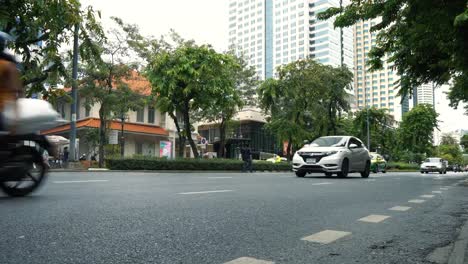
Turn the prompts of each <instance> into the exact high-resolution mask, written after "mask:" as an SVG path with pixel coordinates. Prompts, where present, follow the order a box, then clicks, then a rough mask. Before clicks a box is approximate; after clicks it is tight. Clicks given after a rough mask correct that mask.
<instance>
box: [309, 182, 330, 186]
mask: <svg viewBox="0 0 468 264" xmlns="http://www.w3.org/2000/svg"><path fill="white" fill-rule="evenodd" d="M328 184H333V183H331V182H319V183H314V184H311V185H328Z"/></svg>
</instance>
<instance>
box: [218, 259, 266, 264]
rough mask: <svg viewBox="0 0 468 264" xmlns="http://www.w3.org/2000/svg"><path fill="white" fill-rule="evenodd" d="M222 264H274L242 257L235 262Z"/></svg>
mask: <svg viewBox="0 0 468 264" xmlns="http://www.w3.org/2000/svg"><path fill="white" fill-rule="evenodd" d="M224 264H274V262H272V261H267V260H261V259H255V258H249V257H242V258H238V259H235V260H231V261H229V262H226V263H224Z"/></svg>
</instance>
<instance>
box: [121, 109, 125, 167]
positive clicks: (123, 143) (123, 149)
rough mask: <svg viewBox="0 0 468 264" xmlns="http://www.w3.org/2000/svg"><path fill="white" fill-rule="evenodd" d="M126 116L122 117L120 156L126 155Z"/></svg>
mask: <svg viewBox="0 0 468 264" xmlns="http://www.w3.org/2000/svg"><path fill="white" fill-rule="evenodd" d="M124 125H125V116H124V115H122V116H121V118H120V157H121V158H123V157H124V156H125V135H124Z"/></svg>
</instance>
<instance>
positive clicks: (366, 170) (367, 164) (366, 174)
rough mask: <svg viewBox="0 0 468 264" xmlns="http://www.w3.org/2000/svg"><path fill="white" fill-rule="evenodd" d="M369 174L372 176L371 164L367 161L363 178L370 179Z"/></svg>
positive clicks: (362, 174) (362, 173)
mask: <svg viewBox="0 0 468 264" xmlns="http://www.w3.org/2000/svg"><path fill="white" fill-rule="evenodd" d="M369 174H370V162H369V161H367V162H366V167H365V168H364V171H363V172H361V177H363V178H369Z"/></svg>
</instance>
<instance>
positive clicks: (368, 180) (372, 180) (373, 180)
mask: <svg viewBox="0 0 468 264" xmlns="http://www.w3.org/2000/svg"><path fill="white" fill-rule="evenodd" d="M364 181H366V182H375V181H376V180H375V179H367V180H364Z"/></svg>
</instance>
